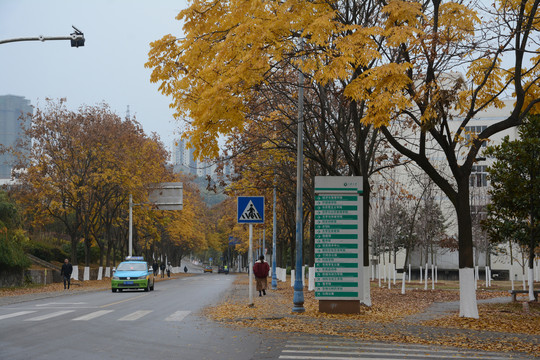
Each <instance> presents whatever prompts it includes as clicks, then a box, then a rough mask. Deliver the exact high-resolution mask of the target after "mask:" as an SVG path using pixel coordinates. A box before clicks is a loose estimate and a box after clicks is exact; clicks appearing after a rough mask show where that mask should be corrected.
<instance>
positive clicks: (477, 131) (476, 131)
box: [464, 125, 487, 147]
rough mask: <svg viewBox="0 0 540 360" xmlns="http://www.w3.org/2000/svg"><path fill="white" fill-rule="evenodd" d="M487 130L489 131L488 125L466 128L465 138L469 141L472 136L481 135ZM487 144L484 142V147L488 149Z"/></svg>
mask: <svg viewBox="0 0 540 360" xmlns="http://www.w3.org/2000/svg"><path fill="white" fill-rule="evenodd" d="M486 129H487V126H486V125H478V126H465V128H464V130H465V138H466V139H467V140H471V134H475V135H478V134H480V133H481V132H482V131H484V130H486ZM486 144H487V141H484V142H482V147H486V146H487V145H486Z"/></svg>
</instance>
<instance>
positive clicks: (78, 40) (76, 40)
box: [0, 25, 85, 47]
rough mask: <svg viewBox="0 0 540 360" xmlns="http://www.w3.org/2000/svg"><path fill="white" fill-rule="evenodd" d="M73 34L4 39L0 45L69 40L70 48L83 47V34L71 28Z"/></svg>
mask: <svg viewBox="0 0 540 360" xmlns="http://www.w3.org/2000/svg"><path fill="white" fill-rule="evenodd" d="M72 27H73V29H75V32H73V33H71V34H70V36H43V35H39V36H35V37H24V38H15V39H5V40H0V44H6V43H10V42H20V41H41V42H43V41H47V40H70V41H71V47H79V46H84V40H85V39H84V34H83V32H82V31H81V30H79V29H77V28H76V27H75V26H73V25H72Z"/></svg>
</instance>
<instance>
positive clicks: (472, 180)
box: [469, 165, 487, 187]
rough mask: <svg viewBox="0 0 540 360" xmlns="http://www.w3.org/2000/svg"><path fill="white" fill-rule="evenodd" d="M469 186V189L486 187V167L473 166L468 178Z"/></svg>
mask: <svg viewBox="0 0 540 360" xmlns="http://www.w3.org/2000/svg"><path fill="white" fill-rule="evenodd" d="M469 185H470V186H471V187H486V186H487V166H486V165H473V167H472V169H471V176H470V177H469Z"/></svg>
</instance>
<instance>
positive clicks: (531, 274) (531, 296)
mask: <svg viewBox="0 0 540 360" xmlns="http://www.w3.org/2000/svg"><path fill="white" fill-rule="evenodd" d="M533 288H534V269H533V268H529V301H534V291H533V290H534V289H533Z"/></svg>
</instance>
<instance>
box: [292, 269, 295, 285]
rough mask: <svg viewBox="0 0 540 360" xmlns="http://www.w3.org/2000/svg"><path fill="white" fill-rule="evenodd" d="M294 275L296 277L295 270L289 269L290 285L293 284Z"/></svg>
mask: <svg viewBox="0 0 540 360" xmlns="http://www.w3.org/2000/svg"><path fill="white" fill-rule="evenodd" d="M295 277H296V271H294V270H291V286H294V279H295Z"/></svg>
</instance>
